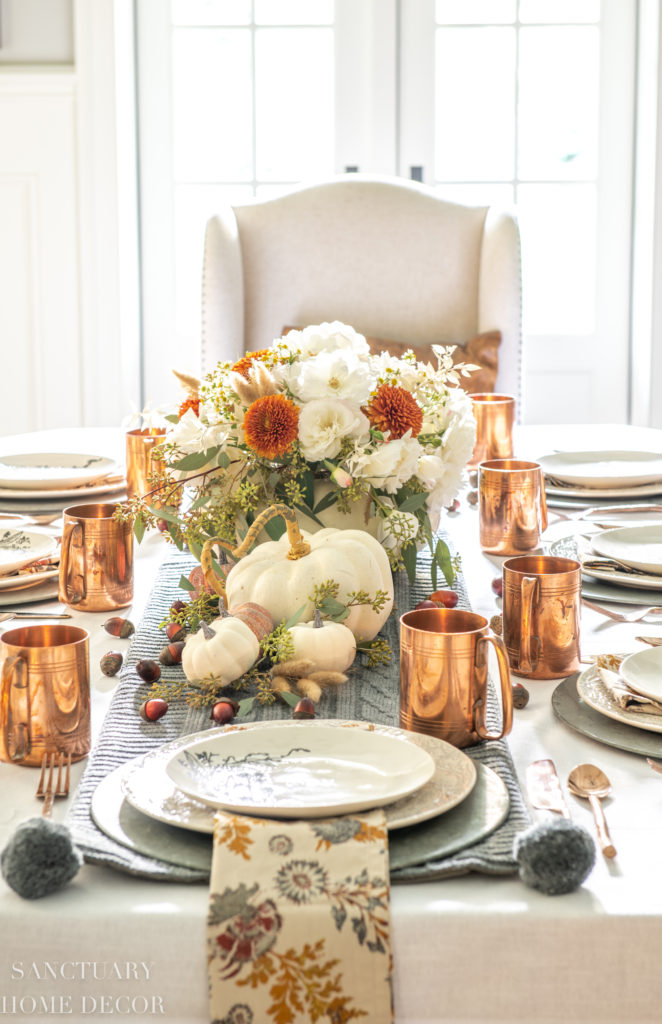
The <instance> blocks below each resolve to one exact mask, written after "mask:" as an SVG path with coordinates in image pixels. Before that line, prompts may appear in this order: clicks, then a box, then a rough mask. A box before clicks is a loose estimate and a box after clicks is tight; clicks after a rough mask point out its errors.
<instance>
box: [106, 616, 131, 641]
mask: <svg viewBox="0 0 662 1024" xmlns="http://www.w3.org/2000/svg"><path fill="white" fill-rule="evenodd" d="M103 628H104V629H105V631H106V633H110V635H111V636H118V637H119V638H120V639H121V640H126V639H127V638H128V637H130V636H133V634H134V633H135V631H136V627H135V626H134V624H133V623H132V622H131V620H130V619H122V618H120V617H119V616H118V615H114V616H113V617H112V619H106V621H105V622H104V624H103Z"/></svg>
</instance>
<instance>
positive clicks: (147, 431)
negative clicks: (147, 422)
mask: <svg viewBox="0 0 662 1024" xmlns="http://www.w3.org/2000/svg"><path fill="white" fill-rule="evenodd" d="M166 433H167V428H166V427H137V428H136V429H135V430H127V432H126V436H127V437H145V438H147V437H165V435H166Z"/></svg>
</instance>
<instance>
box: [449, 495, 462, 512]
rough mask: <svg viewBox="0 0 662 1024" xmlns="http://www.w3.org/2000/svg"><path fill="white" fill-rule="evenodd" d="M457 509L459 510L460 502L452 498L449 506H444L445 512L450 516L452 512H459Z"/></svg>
mask: <svg viewBox="0 0 662 1024" xmlns="http://www.w3.org/2000/svg"><path fill="white" fill-rule="evenodd" d="M459 508H460V502H459V500H458V498H453V500H452V501H451V503H450V505H446V511H447V512H449V513H450V514H451V515H452V514H453V512H457V511H458V510H459Z"/></svg>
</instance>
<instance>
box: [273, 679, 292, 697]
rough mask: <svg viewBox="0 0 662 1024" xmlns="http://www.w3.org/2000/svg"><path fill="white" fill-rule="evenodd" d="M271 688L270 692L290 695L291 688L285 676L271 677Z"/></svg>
mask: <svg viewBox="0 0 662 1024" xmlns="http://www.w3.org/2000/svg"><path fill="white" fill-rule="evenodd" d="M271 688H272V690H276V691H280V692H281V693H292V692H293V691H292V687H291V686H290V684H289V681H288V680H287V679H286V678H285V676H272V677H271Z"/></svg>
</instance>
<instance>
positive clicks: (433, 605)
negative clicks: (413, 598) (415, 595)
mask: <svg viewBox="0 0 662 1024" xmlns="http://www.w3.org/2000/svg"><path fill="white" fill-rule="evenodd" d="M438 607H439V605H438V604H437V602H436V601H429V600H427V599H426V600H425V601H419V602H418V604H415V605H414V611H415V612H419V611H423V610H424V609H426V608H438Z"/></svg>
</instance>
